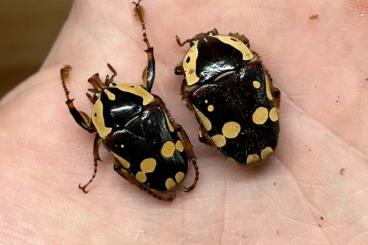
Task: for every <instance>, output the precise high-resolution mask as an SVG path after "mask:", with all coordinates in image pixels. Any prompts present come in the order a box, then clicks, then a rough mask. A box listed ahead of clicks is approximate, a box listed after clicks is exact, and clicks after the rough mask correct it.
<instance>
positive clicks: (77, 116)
mask: <svg viewBox="0 0 368 245" xmlns="http://www.w3.org/2000/svg"><path fill="white" fill-rule="evenodd" d="M71 69H72V67H71V66H69V65H66V66H64V68H62V69H61V70H60V76H61V82H62V84H63V88H64V92H65V96H66V102H65V103H66V105H67V106H68V108H69V111H70V113H71V114H72V116H73V118H74V120H75V121H76V122H77V123H78V125H79V126H81V127H82V128H84V129H85V130H87V131H88V132H90V133H94V132H96V130H95V128H94V126H93V124H92V122H91V118H90V117H89V116H88V115H87V114H86V113H85V112H83V111H78V110H77V109H76V108H75V107H74V104H73V101H74V99H71V98H70V97H69V93H70V92H69V90H68V88H67V86H66V80H67V79H68V78H69V74H70V71H71Z"/></svg>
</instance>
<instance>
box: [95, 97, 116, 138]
mask: <svg viewBox="0 0 368 245" xmlns="http://www.w3.org/2000/svg"><path fill="white" fill-rule="evenodd" d="M92 122H93V125H94V126H95V127H96V129H97V132H98V135H99V136H100V137H101V138H102V139H104V138H105V137H106V136H107V135H108V134H110V133H111V131H112V128H108V127H106V126H105V121H104V117H103V105H102V102H101V100H100V99H97V101H96V103H95V105H94V106H93V110H92Z"/></svg>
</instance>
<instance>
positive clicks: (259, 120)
mask: <svg viewBox="0 0 368 245" xmlns="http://www.w3.org/2000/svg"><path fill="white" fill-rule="evenodd" d="M267 119H268V110H267V108H265V107H258V108H257V109H256V110H255V111H254V112H253V115H252V120H253V122H254V123H255V124H258V125H262V124H264V123H265V122H266V121H267Z"/></svg>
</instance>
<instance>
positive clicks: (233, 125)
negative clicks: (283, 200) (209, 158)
mask: <svg viewBox="0 0 368 245" xmlns="http://www.w3.org/2000/svg"><path fill="white" fill-rule="evenodd" d="M179 42H180V41H179ZM186 42H190V44H191V47H190V49H189V51H188V52H187V54H186V56H185V58H184V59H183V62H182V64H181V65H180V66H178V67H177V68H176V73H177V74H183V75H185V79H184V81H183V85H182V94H183V96H184V98H185V99H186V101H187V105H188V107H189V108H190V109H192V110H193V111H194V112H195V113H196V117H197V119H198V121H199V122H200V124H201V129H200V132H199V136H200V140H201V141H202V142H204V143H207V144H209V145H213V146H215V147H217V148H218V149H219V150H220V151H221V152H222V153H223V154H224V155H225V156H226V157H227V158H228V159H230V160H232V161H235V162H236V163H240V164H255V163H257V162H258V161H259V160H262V159H266V158H267V157H268V156H269V155H270V154H271V153H272V152H273V150H274V149H275V148H276V145H277V141H278V135H279V121H278V120H279V119H278V106H279V97H280V93H279V91H278V89H276V88H274V87H273V85H272V82H271V79H270V77H269V75H268V73H267V71H266V70H265V69H264V67H263V65H262V63H261V61H260V59H259V57H258V55H257V54H256V53H255V52H253V51H252V50H250V48H249V43H248V40H247V39H246V38H245V37H244V36H242V35H239V34H229V35H218V34H217V31H216V30H215V31H212V32H209V33H204V34H199V35H197V36H196V37H194V38H193V39H190V40H187V41H186Z"/></svg>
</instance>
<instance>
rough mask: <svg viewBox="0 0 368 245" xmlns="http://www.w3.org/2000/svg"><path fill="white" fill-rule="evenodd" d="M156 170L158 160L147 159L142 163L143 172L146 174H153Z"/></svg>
mask: <svg viewBox="0 0 368 245" xmlns="http://www.w3.org/2000/svg"><path fill="white" fill-rule="evenodd" d="M155 168H156V160H155V159H154V158H146V159H144V160H143V161H142V162H141V170H142V171H143V172H144V173H152V172H153V171H155Z"/></svg>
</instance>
